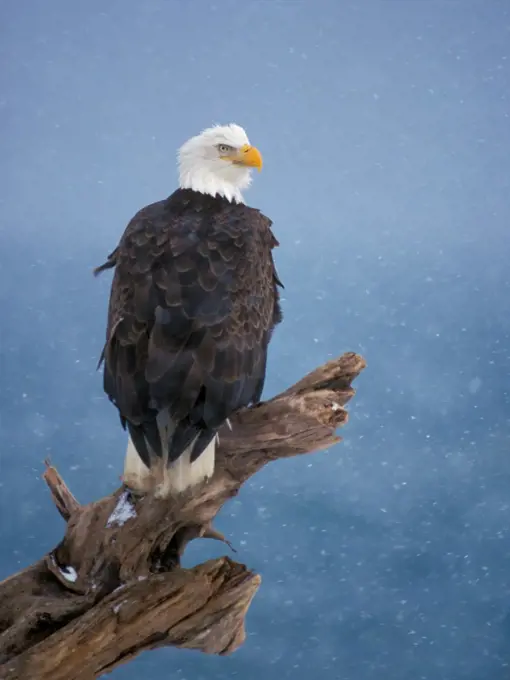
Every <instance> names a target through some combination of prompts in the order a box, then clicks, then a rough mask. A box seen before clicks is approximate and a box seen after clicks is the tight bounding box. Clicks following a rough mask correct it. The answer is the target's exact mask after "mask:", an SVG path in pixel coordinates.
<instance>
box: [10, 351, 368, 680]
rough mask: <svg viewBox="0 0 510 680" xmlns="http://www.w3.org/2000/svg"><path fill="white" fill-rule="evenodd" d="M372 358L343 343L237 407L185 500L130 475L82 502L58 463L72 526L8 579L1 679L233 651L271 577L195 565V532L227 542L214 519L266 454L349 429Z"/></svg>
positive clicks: (94, 673)
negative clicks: (170, 648)
mask: <svg viewBox="0 0 510 680" xmlns="http://www.w3.org/2000/svg"><path fill="white" fill-rule="evenodd" d="M364 367H365V362H364V360H363V358H362V357H360V356H359V355H357V354H353V353H349V354H344V355H343V356H342V357H340V358H339V359H336V360H334V361H330V362H329V363H327V364H325V365H324V366H321V367H320V368H318V369H316V370H315V371H313V372H312V373H310V374H309V375H307V376H305V377H304V378H303V379H302V380H300V381H299V382H298V383H296V384H295V385H294V386H292V387H290V388H289V389H288V390H286V391H285V392H283V393H282V394H280V395H278V396H276V397H275V398H273V399H271V400H269V401H267V402H264V403H262V404H260V405H259V406H257V407H255V408H251V409H246V410H243V411H241V412H239V413H238V414H236V416H235V417H233V418H232V419H231V425H232V429H231V430H230V429H229V428H228V427H225V428H223V430H222V431H221V432H220V445H219V447H218V451H217V455H216V470H215V474H214V477H213V478H212V479H211V480H210V481H209V482H207V483H206V484H204V485H203V486H202V487H200V489H197V490H195V492H194V493H188V494H183V495H182V496H181V497H179V498H178V499H177V500H171V501H169V500H166V501H162V500H156V499H154V498H152V497H150V496H146V497H143V498H135V497H134V496H133V495H132V494H131V493H130V491H129V490H128V489H127V488H126V487H124V486H122V487H121V488H119V489H117V490H116V491H115V492H114V493H113V494H112V495H110V496H108V497H106V498H102V499H101V500H99V501H97V502H95V503H91V504H90V505H85V506H81V505H80V504H79V503H78V501H77V500H76V499H75V497H74V496H73V495H72V493H71V492H70V491H69V489H68V488H67V486H66V484H65V482H64V480H63V479H62V478H61V476H60V475H59V473H58V472H57V470H56V469H55V468H54V467H51V466H50V465H49V463H48V462H47V463H46V471H45V472H44V479H45V481H46V483H47V484H48V487H49V489H50V491H51V494H52V497H53V501H54V503H55V505H56V506H57V509H58V511H59V513H60V514H61V516H62V517H63V518H64V520H65V521H66V522H67V530H66V534H65V536H64V538H63V540H62V541H61V542H60V544H59V545H58V546H57V547H56V548H55V549H54V550H52V551H51V552H50V553H49V554H48V555H46V556H45V557H44V558H43V559H42V560H40V561H39V562H37V563H36V564H34V565H32V566H30V567H28V568H27V569H25V570H23V571H21V572H19V573H17V574H15V575H13V576H11V577H10V578H8V579H6V580H5V581H3V582H2V583H0V679H1V680H25V679H27V678H30V679H31V680H50V679H51V680H69V679H70V678H73V680H92V679H93V678H98V677H100V676H101V675H103V674H104V673H107V672H109V671H111V670H112V669H113V668H115V667H116V666H118V665H120V664H123V663H126V662H127V661H129V660H130V659H131V658H133V657H135V656H136V655H138V654H139V653H140V652H142V651H144V650H148V649H154V648H156V647H161V646H166V645H174V646H177V647H185V648H189V649H197V650H200V651H202V652H205V653H208V654H228V653H229V652H232V651H234V650H235V649H236V648H237V647H238V646H239V645H240V644H242V642H243V640H244V618H245V614H246V611H247V609H248V607H249V605H250V602H251V600H252V598H253V596H254V595H255V592H256V591H257V589H258V587H259V585H260V577H259V576H258V575H256V574H254V573H252V572H250V571H249V570H248V569H247V568H246V567H245V566H244V565H242V564H238V563H236V562H233V561H232V560H231V559H229V558H227V557H223V558H220V559H216V560H211V561H209V562H206V563H204V564H201V565H199V566H197V567H195V568H193V569H183V568H181V566H180V557H181V555H182V554H183V551H184V549H185V547H186V545H187V544H188V543H189V542H190V541H191V540H193V539H195V538H199V537H206V538H214V539H218V540H222V541H225V542H226V540H225V539H224V537H223V536H222V535H221V534H220V533H219V532H217V531H216V530H215V529H214V528H213V527H212V520H213V519H214V517H215V516H216V514H217V513H218V511H219V510H220V508H221V507H222V506H223V505H224V503H225V502H226V501H227V500H228V499H229V498H232V497H233V496H235V495H236V494H237V493H238V491H239V489H240V487H241V486H242V484H243V483H244V482H245V481H246V480H247V479H248V478H249V477H251V476H252V475H253V474H255V473H256V472H257V471H258V470H259V469H260V468H262V467H263V466H264V465H266V464H267V463H269V462H271V461H273V460H276V459H278V458H285V457H290V456H295V455H298V454H303V453H308V452H311V451H316V450H319V449H324V448H327V447H329V446H331V445H332V444H335V443H336V442H338V441H339V440H340V438H339V437H337V436H336V435H335V430H336V429H337V428H338V427H341V426H342V425H344V424H345V423H346V422H347V412H346V411H345V409H344V406H345V404H346V403H347V402H348V401H349V400H350V399H351V398H352V396H353V395H354V389H353V388H352V387H351V383H352V381H353V380H354V379H355V378H356V377H357V376H358V375H359V373H360V372H361V371H362V370H363V368H364Z"/></svg>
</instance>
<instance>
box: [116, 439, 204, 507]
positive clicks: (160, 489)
mask: <svg viewBox="0 0 510 680" xmlns="http://www.w3.org/2000/svg"><path fill="white" fill-rule="evenodd" d="M192 447H193V444H192V445H191V446H189V447H188V448H187V449H185V451H184V452H183V453H182V455H181V456H179V458H178V459H177V460H176V461H175V462H173V463H170V465H167V456H165V457H163V458H156V457H154V461H155V464H154V465H153V467H152V468H151V469H149V468H148V467H147V466H146V465H145V463H144V462H143V461H142V459H141V458H140V456H139V455H138V453H137V451H136V449H135V446H134V444H133V442H132V441H131V437H129V439H128V445H127V450H126V458H125V461H124V484H126V486H128V487H129V488H130V489H133V491H138V492H139V493H149V492H150V491H154V495H155V496H156V497H157V498H167V497H168V496H172V495H175V494H178V493H182V492H183V491H186V489H189V488H191V487H193V486H196V485H197V484H200V483H201V482H203V481H204V480H206V479H209V478H210V477H212V476H213V473H214V459H215V451H216V437H214V438H213V439H212V441H211V443H210V444H209V445H208V446H207V448H206V449H205V450H204V451H203V452H202V453H201V454H200V456H199V457H198V459H197V460H195V461H194V462H193V463H191V462H190V455H191V449H192Z"/></svg>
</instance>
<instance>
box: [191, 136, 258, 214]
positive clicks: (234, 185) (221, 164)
mask: <svg viewBox="0 0 510 680" xmlns="http://www.w3.org/2000/svg"><path fill="white" fill-rule="evenodd" d="M178 159H179V186H180V187H181V189H193V190H194V191H200V192H201V193H203V194H210V195H211V196H223V197H224V198H226V199H228V200H229V201H236V202H237V203H242V202H243V197H242V194H241V191H242V190H243V189H247V188H248V187H249V186H250V183H251V170H252V168H257V169H258V170H260V169H261V168H262V157H261V155H260V152H259V151H258V149H256V148H255V147H254V146H251V145H250V142H249V139H248V136H247V135H246V132H245V131H244V130H243V128H242V127H240V126H239V125H235V124H234V123H231V124H230V125H215V126H214V127H211V128H208V129H207V130H204V131H203V132H202V133H201V134H199V135H197V136H196V137H192V138H191V139H189V140H188V141H187V142H185V144H183V145H182V146H181V148H180V149H179V154H178Z"/></svg>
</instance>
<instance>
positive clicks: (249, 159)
mask: <svg viewBox="0 0 510 680" xmlns="http://www.w3.org/2000/svg"><path fill="white" fill-rule="evenodd" d="M232 161H233V162H234V163H238V164H239V165H247V166H248V167H250V168H257V170H258V171H259V172H260V171H261V170H262V154H261V153H260V151H259V150H258V149H257V147H256V146H250V145H249V144H245V145H244V146H242V147H241V148H240V149H239V152H238V153H237V154H236V155H235V157H234V158H232Z"/></svg>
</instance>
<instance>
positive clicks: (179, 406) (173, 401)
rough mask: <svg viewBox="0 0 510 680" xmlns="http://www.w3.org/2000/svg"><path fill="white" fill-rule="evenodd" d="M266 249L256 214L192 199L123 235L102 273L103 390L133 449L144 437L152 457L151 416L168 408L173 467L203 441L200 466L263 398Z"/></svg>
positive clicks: (148, 215)
mask: <svg viewBox="0 0 510 680" xmlns="http://www.w3.org/2000/svg"><path fill="white" fill-rule="evenodd" d="M274 245H276V241H275V239H274V237H273V236H272V233H271V231H270V221H269V220H267V218H265V217H264V216H263V215H261V214H260V213H259V212H258V211H255V210H252V209H250V208H247V207H246V206H243V205H238V204H231V203H228V202H227V201H225V200H223V199H218V198H211V197H206V196H203V195H202V194H196V193H195V192H190V191H182V190H179V191H177V192H175V194H174V195H173V196H171V197H170V199H168V200H167V201H162V202H160V203H157V204H153V205H152V206H148V207H147V208H145V209H144V210H142V211H141V212H140V213H139V214H138V215H137V216H135V218H133V220H132V221H131V223H130V224H129V225H128V228H127V229H126V232H125V234H124V236H123V238H122V239H121V242H120V244H119V247H118V248H117V249H116V251H114V253H112V256H110V259H113V258H115V262H114V263H113V264H109V263H107V265H108V266H116V271H115V275H114V280H113V284H112V292H111V299H110V308H109V323H108V328H109V331H108V336H107V347H106V348H105V368H104V387H105V391H106V392H107V394H108V395H109V397H110V399H111V400H112V401H113V402H114V403H115V404H116V405H117V407H118V408H119V411H120V414H121V417H122V418H123V419H125V420H126V421H127V424H128V426H129V427H130V432H132V436H133V441H134V443H135V446H136V447H137V449H138V450H139V447H138V444H137V441H135V437H136V438H138V441H139V440H140V436H141V435H142V434H143V436H144V437H145V438H146V439H147V440H150V441H149V443H150V445H151V447H152V448H154V446H153V444H154V439H155V437H156V433H157V427H156V426H155V417H156V414H157V412H158V411H160V410H162V409H168V411H169V413H170V417H171V418H172V420H173V422H174V423H175V424H176V425H177V427H176V430H175V432H174V435H173V440H172V444H171V454H172V458H177V457H178V456H179V455H180V453H182V451H183V450H184V449H185V448H186V447H187V446H188V445H189V444H190V443H191V441H192V440H193V439H194V437H195V436H196V435H199V440H198V441H197V444H196V445H195V447H194V457H197V456H198V455H199V454H200V453H201V451H202V450H203V449H204V448H205V447H206V446H207V444H208V443H209V441H210V440H211V438H212V437H213V436H214V434H215V432H216V430H217V428H218V427H219V426H220V425H221V424H222V423H223V421H224V420H225V419H226V418H228V416H229V415H230V414H231V413H232V412H233V411H235V410H236V409H238V408H240V407H241V406H247V405H248V404H250V403H251V402H252V401H258V400H259V399H260V394H261V391H262V388H263V384H264V377H265V367H266V354H267V345H268V342H269V339H270V335H271V331H272V329H273V326H274V325H275V323H278V321H279V320H280V317H281V314H280V311H279V303H278V293H277V289H276V285H277V284H278V283H279V281H278V278H277V276H276V272H275V270H274V265H273V260H272V255H271V248H272V247H273V246H274ZM102 268H106V265H103V267H102ZM102 268H99V269H100V270H101V269H102ZM110 329H111V330H110ZM151 442H152V443H151ZM156 443H157V442H156ZM163 445H166V443H163ZM140 446H141V444H140ZM155 450H156V451H157V452H161V444H160V445H159V447H158V448H156V449H155ZM139 453H140V455H142V456H143V452H141V451H140V450H139Z"/></svg>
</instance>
